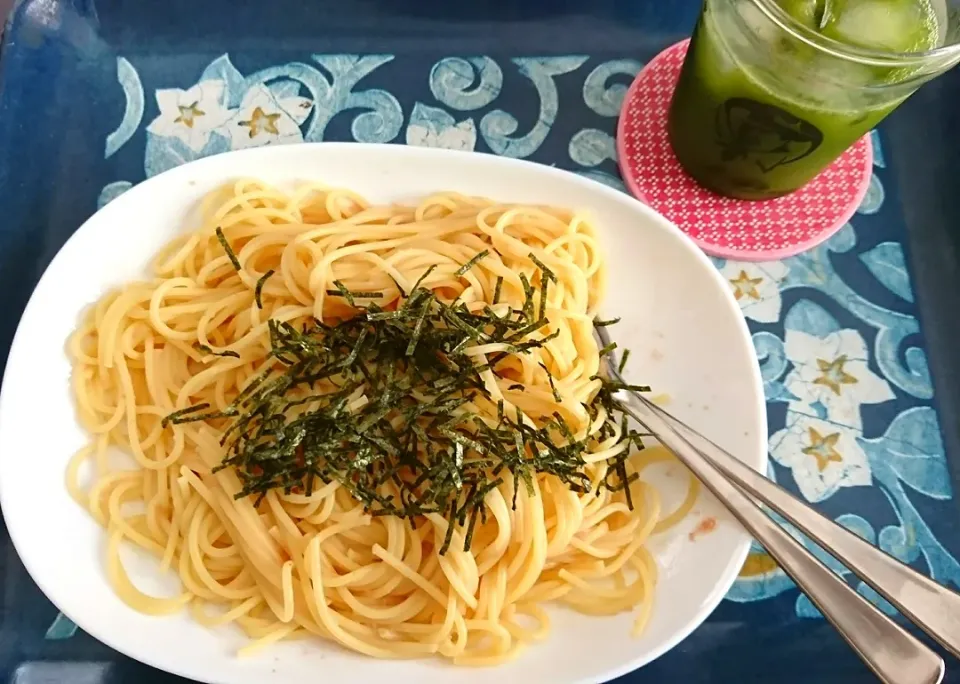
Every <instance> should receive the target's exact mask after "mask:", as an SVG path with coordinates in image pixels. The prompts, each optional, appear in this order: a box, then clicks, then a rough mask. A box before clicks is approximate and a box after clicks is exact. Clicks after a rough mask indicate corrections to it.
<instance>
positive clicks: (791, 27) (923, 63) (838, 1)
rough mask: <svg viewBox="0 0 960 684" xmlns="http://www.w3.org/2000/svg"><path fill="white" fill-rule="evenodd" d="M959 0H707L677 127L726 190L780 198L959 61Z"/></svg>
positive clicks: (690, 151)
mask: <svg viewBox="0 0 960 684" xmlns="http://www.w3.org/2000/svg"><path fill="white" fill-rule="evenodd" d="M958 4H960V0H704V3H703V7H702V10H701V13H700V17H699V19H698V21H697V25H696V28H695V30H694V32H693V37H692V39H691V41H690V45H689V48H688V51H687V55H686V58H685V61H684V64H683V69H682V71H681V74H680V79H679V82H678V83H677V87H676V90H675V92H674V95H673V101H672V103H671V106H670V112H669V115H668V132H669V137H670V143H671V146H672V147H673V151H674V153H675V154H676V156H677V159H678V160H679V161H680V164H681V165H682V166H683V168H684V169H685V170H686V171H687V173H689V174H690V175H691V176H692V177H693V178H694V179H695V180H696V181H697V182H698V183H700V184H701V185H703V186H705V187H707V188H709V189H710V190H713V191H714V192H717V193H719V194H721V195H725V196H728V197H734V198H738V199H746V200H763V199H771V198H774V197H779V196H781V195H785V194H787V193H790V192H793V191H794V190H797V189H799V188H801V187H802V186H803V185H804V184H806V183H807V182H809V181H810V180H811V179H813V178H814V177H815V176H816V175H817V174H819V173H820V172H821V171H822V170H823V169H824V168H826V167H827V166H828V165H829V164H830V163H831V162H833V161H834V160H835V159H836V158H837V157H838V156H840V155H841V154H842V153H843V152H844V151H845V150H846V149H847V148H848V147H850V145H852V144H853V143H854V142H855V141H856V140H857V139H858V138H860V137H861V136H862V135H863V134H864V133H866V132H867V131H869V130H871V129H872V128H873V127H874V126H876V125H877V123H878V122H879V121H880V120H881V119H883V118H884V117H885V116H886V115H887V114H889V113H890V112H891V111H892V110H893V109H894V108H896V106H897V105H898V104H900V103H901V102H903V100H904V99H906V98H907V97H908V96H909V95H910V94H911V93H912V92H913V91H914V90H916V89H917V88H918V87H919V86H920V85H922V84H923V83H924V82H925V81H927V80H929V79H931V78H933V77H934V76H937V75H938V74H941V73H943V72H944V71H946V70H947V69H949V68H950V67H951V66H953V65H954V64H955V63H956V62H957V61H958V60H960V45H958V41H957V37H958V33H960V30H958V27H960V16H958V15H960V10H958V8H957V6H956V5H958Z"/></svg>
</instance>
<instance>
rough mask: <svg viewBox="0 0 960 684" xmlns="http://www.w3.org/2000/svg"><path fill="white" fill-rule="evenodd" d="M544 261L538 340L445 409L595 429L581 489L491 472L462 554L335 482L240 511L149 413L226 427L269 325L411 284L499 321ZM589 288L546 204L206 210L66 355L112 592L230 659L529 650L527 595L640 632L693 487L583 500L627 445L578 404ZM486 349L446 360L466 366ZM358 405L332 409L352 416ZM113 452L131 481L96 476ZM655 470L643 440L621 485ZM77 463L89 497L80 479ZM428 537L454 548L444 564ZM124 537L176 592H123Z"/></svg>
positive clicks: (219, 195)
mask: <svg viewBox="0 0 960 684" xmlns="http://www.w3.org/2000/svg"><path fill="white" fill-rule="evenodd" d="M480 256H482V257H483V258H479V257H480ZM541 268H549V270H550V272H551V273H552V275H553V279H554V281H555V282H554V285H553V287H552V288H551V289H550V291H549V293H543V294H544V295H545V296H544V302H543V303H544V308H545V311H544V312H543V313H544V317H545V324H544V326H543V327H542V328H541V329H539V330H535V331H532V332H531V334H530V337H531V338H533V339H535V340H539V341H540V346H537V347H535V348H532V349H529V350H528V351H526V352H525V353H523V354H520V353H515V354H512V353H509V352H508V353H504V354H501V357H503V358H504V360H503V361H502V362H500V363H497V364H492V365H491V366H490V367H489V368H487V369H486V370H484V371H482V373H481V376H482V378H483V383H484V384H485V388H486V392H487V393H488V394H489V396H490V397H491V398H492V401H493V403H490V402H488V403H487V404H479V403H477V404H473V405H470V406H467V407H466V408H465V409H463V410H470V411H473V412H479V413H481V414H483V413H484V412H485V411H487V412H490V411H493V410H494V409H492V408H491V406H493V405H494V404H496V405H497V406H498V407H499V410H500V411H503V410H504V407H506V410H508V411H512V412H513V415H516V416H519V417H520V418H519V419H521V420H525V421H529V422H530V424H535V423H537V421H539V420H541V419H542V418H543V417H544V416H551V415H557V414H560V415H562V416H563V418H564V419H565V423H566V424H568V425H569V426H570V427H571V430H572V431H573V432H574V433H575V434H576V435H577V438H578V439H583V440H591V439H592V438H593V437H596V439H593V441H592V442H590V444H591V446H590V450H589V451H590V453H589V455H588V457H587V458H586V459H585V461H586V465H585V466H584V470H583V472H584V473H585V474H586V477H587V478H588V480H589V482H590V483H591V484H592V485H593V486H591V487H590V491H580V492H578V491H575V490H573V489H571V488H569V487H568V486H567V485H566V484H565V483H564V482H563V481H561V480H560V479H558V478H557V477H555V476H554V475H551V474H548V473H536V474H535V475H534V476H533V477H532V478H531V480H530V482H529V483H528V484H529V486H527V487H524V486H520V487H519V488H517V487H516V483H515V482H514V481H513V478H512V477H511V476H510V474H509V473H507V474H506V476H505V477H504V481H503V482H502V484H500V485H499V486H495V487H493V488H492V489H490V491H488V492H486V493H485V495H484V497H483V504H484V505H485V511H486V514H485V515H484V516H483V518H482V520H481V521H479V522H477V523H476V529H475V530H472V542H471V544H470V545H469V548H468V547H467V545H466V544H465V541H466V540H465V538H464V537H465V534H466V533H465V529H464V525H463V523H462V521H457V520H455V519H449V520H448V519H447V518H445V517H444V516H443V515H440V514H439V513H436V512H433V513H426V514H424V515H421V516H417V517H416V518H415V519H411V520H406V519H404V518H402V517H397V516H393V515H371V512H370V510H369V507H367V506H365V505H364V504H363V503H361V502H360V501H358V500H357V499H356V498H355V497H354V496H353V495H352V494H351V491H350V489H349V488H348V487H347V486H344V483H343V482H338V481H336V480H333V481H329V482H319V481H318V482H317V483H316V486H315V487H311V488H310V489H311V490H312V491H304V490H303V489H302V488H299V487H287V488H277V489H271V490H269V491H265V492H264V493H263V496H260V497H257V496H238V495H239V494H240V493H241V491H242V481H241V478H240V477H239V475H238V472H237V471H236V470H235V469H234V468H222V467H220V466H221V464H222V462H223V460H224V458H225V450H224V447H223V446H222V445H221V439H222V437H223V432H224V429H225V425H226V424H225V423H224V421H222V420H217V419H210V420H198V421H196V422H187V423H182V424H176V423H175V424H169V423H168V421H166V420H165V418H167V417H169V416H170V415H171V414H174V413H175V412H178V411H183V410H184V409H189V408H190V407H191V406H196V405H197V404H206V405H209V406H210V407H212V408H213V409H214V410H219V411H225V410H227V409H228V407H230V406H231V405H232V403H231V402H235V401H236V400H237V398H238V396H240V395H241V393H242V392H243V391H244V389H245V388H247V387H248V386H249V385H250V383H251V382H252V380H253V378H255V377H258V376H260V375H261V374H262V373H264V371H267V372H269V371H270V370H271V368H273V367H274V366H275V365H276V364H277V359H276V358H275V357H273V356H271V354H270V351H271V332H270V331H271V326H270V321H279V322H281V323H289V324H290V325H291V326H292V329H297V328H299V327H300V326H303V325H305V324H307V323H309V322H311V321H320V322H329V321H338V320H343V319H347V318H349V317H351V316H355V315H356V314H357V309H356V306H355V304H351V302H349V301H345V300H344V298H342V297H337V296H331V294H330V293H331V292H335V291H336V290H337V289H338V288H339V289H340V290H346V291H348V292H368V293H372V294H371V296H370V302H369V303H371V304H376V306H377V307H379V309H378V310H383V311H390V310H392V309H394V310H395V308H396V306H397V304H398V302H399V301H401V300H403V298H404V297H406V296H408V295H409V293H410V292H411V290H412V289H413V288H414V287H415V286H417V285H418V284H419V286H420V287H422V288H426V289H428V290H430V291H431V292H432V293H433V294H434V295H435V296H436V298H437V300H438V301H443V302H452V301H456V302H459V303H462V304H464V305H465V306H466V309H468V310H470V311H480V310H493V309H496V308H498V307H500V308H505V309H507V310H509V309H510V308H513V309H519V308H520V307H522V306H523V305H524V296H525V294H526V295H529V294H530V292H531V290H532V291H533V292H534V295H535V296H536V295H539V294H540V291H541V290H542V289H543V287H544V283H543V282H542V281H543V280H544V273H543V272H542V270H541ZM271 271H272V272H273V273H272V274H271V273H270V272H271ZM604 277H605V272H604V263H603V259H602V255H601V252H600V248H599V246H598V244H597V239H596V236H595V234H594V230H593V228H592V226H591V225H590V224H589V223H587V222H586V221H585V220H584V219H583V218H582V217H580V216H578V215H575V214H573V213H571V212H568V211H566V210H562V209H556V208H551V207H541V206H536V207H535V206H514V205H500V204H495V203H493V202H490V201H487V200H481V199H476V198H472V197H465V196H461V195H457V194H451V193H445V194H438V195H435V196H432V197H429V198H427V199H425V200H423V201H422V202H421V203H420V204H419V205H417V206H416V207H406V206H370V205H368V203H367V202H366V201H364V200H363V199H362V198H361V197H359V196H357V195H355V194H353V193H351V192H348V191H344V190H332V189H328V188H323V187H318V186H304V187H302V188H299V189H298V190H296V191H295V192H292V193H284V192H280V191H278V190H276V189H274V188H271V187H269V186H267V185H265V184H263V183H261V182H259V181H255V180H243V181H240V182H237V183H235V184H232V185H230V186H229V187H225V188H223V189H221V190H219V191H217V192H215V193H213V194H211V195H210V196H209V197H208V198H207V199H206V200H205V202H204V206H203V208H202V220H201V225H200V226H199V228H197V229H196V230H194V231H193V232H190V233H189V234H187V235H183V236H181V237H178V238H177V239H175V240H174V241H173V242H171V243H170V244H169V245H168V246H167V247H166V248H165V249H164V250H162V252H161V253H160V255H159V256H158V258H157V259H156V263H155V268H154V275H153V278H152V279H151V280H148V281H144V282H136V283H130V284H128V285H125V286H124V287H122V288H120V289H118V290H116V291H115V292H112V293H110V294H108V295H107V296H105V297H104V298H103V299H102V300H101V301H100V302H98V303H97V304H96V305H95V306H94V307H92V309H91V311H90V313H89V316H88V317H87V319H86V320H85V321H84V322H83V324H82V325H81V326H80V327H79V329H78V330H77V331H76V333H75V334H74V336H73V337H72V338H71V340H70V343H69V353H70V355H71V357H72V361H73V366H74V370H73V385H74V394H75V397H76V401H77V406H78V412H79V417H80V420H81V422H82V424H83V425H84V426H85V428H86V429H87V430H88V431H89V432H90V433H91V435H92V441H91V444H90V446H89V447H87V448H85V449H84V450H82V451H81V452H79V453H78V454H77V455H76V456H75V457H74V458H73V460H72V461H71V463H70V466H69V469H68V474H67V484H68V488H69V490H70V493H71V495H72V496H73V497H74V498H75V499H76V500H77V501H78V502H79V503H80V504H81V505H83V506H84V507H85V508H86V509H87V510H88V511H89V512H90V514H91V515H92V516H93V517H94V518H95V519H96V520H97V521H98V522H99V523H100V524H102V525H103V526H104V527H105V528H106V529H107V531H108V544H107V559H106V563H107V566H106V567H107V573H108V576H109V579H110V582H111V584H112V585H113V588H114V589H115V591H116V592H117V594H118V595H119V596H120V598H122V599H123V601H125V602H126V603H127V604H129V605H130V606H131V607H133V608H135V609H136V610H138V611H141V612H143V613H147V614H151V615H164V614H169V613H173V612H177V611H180V610H182V609H184V608H187V609H189V610H190V611H191V612H192V614H193V616H194V617H195V619H196V620H198V621H199V622H201V623H203V624H205V625H210V626H214V625H224V624H227V623H232V624H236V625H238V626H239V627H241V628H242V629H243V630H244V631H245V632H246V633H247V634H248V635H249V636H250V637H251V639H252V641H251V643H250V644H249V645H248V646H247V647H245V649H244V651H251V650H253V649H256V648H259V647H262V646H265V645H267V644H270V643H272V642H275V641H278V640H280V639H286V638H291V637H297V636H303V635H317V636H319V637H322V638H324V639H328V640H332V641H335V642H337V643H339V644H341V645H342V646H344V647H346V648H349V649H352V650H355V651H357V652H360V653H364V654H367V655H369V656H374V657H379V658H411V657H422V656H428V655H440V656H443V657H446V658H449V659H452V660H453V661H454V662H456V663H458V664H468V665H487V664H495V663H499V662H502V661H504V660H506V659H509V658H511V657H513V656H514V655H516V654H517V653H518V652H519V651H520V650H521V649H522V648H523V647H524V646H525V645H527V644H529V643H531V642H535V641H537V640H539V639H542V638H544V637H545V636H546V634H547V632H548V630H549V619H548V616H547V614H546V612H545V611H544V610H543V605H544V604H545V603H547V602H557V603H561V604H565V605H567V606H569V607H571V608H573V609H575V610H577V611H580V612H583V613H587V614H590V615H611V614H615V613H619V612H622V611H628V610H634V611H636V616H637V617H636V623H635V624H636V629H637V630H638V631H639V630H641V629H642V628H643V626H644V624H645V622H646V621H647V619H648V617H649V615H650V611H651V607H652V597H653V593H654V587H655V583H656V566H655V563H654V561H653V559H652V557H651V555H650V553H649V552H648V551H647V550H646V548H645V543H646V542H647V540H648V538H649V537H650V535H651V534H653V533H655V532H658V531H660V530H663V529H666V528H668V527H670V526H672V525H674V524H676V522H678V521H679V520H680V519H681V518H682V517H683V516H684V515H685V514H686V513H687V512H688V511H689V510H690V509H691V507H692V506H693V504H694V500H695V498H696V495H697V491H696V488H695V486H694V485H693V484H691V487H690V489H689V492H688V495H687V497H686V500H685V501H684V502H683V504H682V505H681V506H680V507H679V508H678V509H677V510H674V511H667V512H664V511H661V507H660V501H659V497H658V495H657V491H656V490H655V489H654V488H653V487H652V486H650V485H649V484H647V483H645V482H644V481H643V480H639V479H636V480H633V481H631V482H630V483H629V484H626V486H625V487H624V488H621V489H620V490H611V489H603V488H601V487H600V483H601V482H603V481H604V478H605V477H606V476H607V474H608V473H607V470H608V462H609V461H610V459H612V458H614V457H616V456H618V455H619V454H620V453H621V452H622V451H623V450H624V449H627V448H629V446H630V444H629V442H622V441H618V437H619V436H620V428H619V426H615V427H614V428H611V429H610V430H608V431H607V432H603V433H602V432H601V428H602V427H603V425H604V423H605V421H609V420H610V417H609V416H607V415H605V414H604V413H603V412H600V413H599V414H597V413H596V412H594V413H592V414H591V412H589V411H588V407H589V405H590V402H591V400H592V399H593V397H594V396H595V395H596V393H597V390H598V386H599V382H600V381H599V380H598V379H597V377H596V376H597V374H598V373H599V372H600V370H601V358H600V350H598V347H597V344H596V342H595V341H594V338H593V335H592V327H591V326H592V321H593V315H594V311H595V309H596V307H597V304H598V302H599V300H600V298H601V296H602V293H603V287H604ZM495 291H496V295H495ZM498 352H503V349H499V348H496V345H486V346H484V345H483V344H480V343H477V344H475V345H473V346H472V347H470V348H468V349H467V353H468V354H469V355H470V357H471V358H472V359H473V360H474V361H475V362H476V363H477V364H483V363H485V362H487V361H488V360H489V359H490V358H491V357H492V356H494V355H496V354H497V353H498ZM369 400H370V398H369V397H364V396H352V397H350V401H351V406H360V405H363V404H364V403H365V402H367V401H369ZM591 416H592V417H591ZM601 434H606V435H611V434H612V436H607V437H604V438H602V439H601V438H600V437H599V435H601ZM113 446H119V447H120V448H121V449H122V450H123V451H125V452H127V453H129V454H130V455H131V456H132V457H133V459H134V461H135V463H134V464H133V466H132V467H131V466H127V467H126V468H116V467H113V464H112V462H111V460H110V459H109V458H108V450H110V448H111V447H113ZM664 458H666V455H665V452H664V451H662V450H660V449H657V448H651V449H645V450H641V451H638V452H637V453H635V454H633V455H631V456H630V458H629V459H628V461H627V463H628V464H629V468H630V470H631V472H637V473H639V472H640V471H642V470H643V468H645V467H646V466H648V465H650V464H651V463H653V462H656V461H658V460H663V459H664ZM88 468H89V469H90V470H92V471H93V476H92V478H90V480H91V482H90V483H89V484H88V483H86V482H83V483H81V482H82V481H83V480H85V478H84V477H81V472H82V471H84V470H87V469H88ZM384 486H390V483H389V482H388V483H386V484H385V485H384ZM517 494H518V495H517ZM131 504H136V505H133V506H131ZM628 504H630V505H628ZM449 526H453V527H454V529H453V530H452V531H450V530H448V527H449ZM444 538H448V539H450V538H452V543H451V544H450V546H449V550H446V552H445V553H441V548H440V547H441V541H442V540H443V539H444ZM125 541H128V542H133V543H134V544H135V545H137V546H139V547H142V548H143V549H146V550H148V551H150V552H152V553H153V554H155V555H156V556H157V557H158V559H159V565H160V567H161V568H162V569H165V570H166V569H172V570H174V571H175V572H176V573H177V574H178V576H179V579H180V581H181V584H182V592H181V593H180V594H179V595H176V596H173V597H163V598H160V597H153V596H148V595H146V594H144V593H143V592H141V591H140V590H139V589H137V588H136V587H135V586H134V584H133V583H132V582H131V580H130V579H129V577H128V576H127V574H126V572H125V570H124V568H123V565H122V563H121V561H120V555H119V553H120V547H121V545H122V543H123V542H125Z"/></svg>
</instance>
